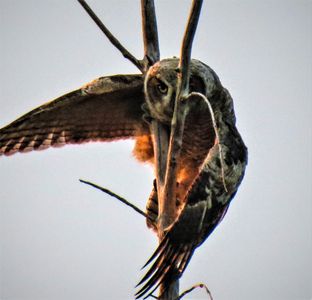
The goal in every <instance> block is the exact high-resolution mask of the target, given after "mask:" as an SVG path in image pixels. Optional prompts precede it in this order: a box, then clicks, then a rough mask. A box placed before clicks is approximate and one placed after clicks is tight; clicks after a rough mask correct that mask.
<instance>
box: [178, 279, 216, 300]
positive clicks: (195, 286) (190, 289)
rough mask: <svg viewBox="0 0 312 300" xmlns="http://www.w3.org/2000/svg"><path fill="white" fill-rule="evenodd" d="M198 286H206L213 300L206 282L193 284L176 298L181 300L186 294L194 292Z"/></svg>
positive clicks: (211, 299)
mask: <svg viewBox="0 0 312 300" xmlns="http://www.w3.org/2000/svg"><path fill="white" fill-rule="evenodd" d="M197 288H204V289H205V290H206V292H207V294H208V296H209V299H210V300H213V298H212V295H211V293H210V291H209V289H208V287H207V286H206V285H205V284H204V283H198V284H195V285H193V286H192V287H191V288H189V289H188V290H186V291H184V292H183V293H182V294H181V295H180V296H179V297H178V298H176V299H175V300H180V299H182V298H183V297H184V296H186V295H187V294H189V293H190V292H192V291H193V290H195V289H197Z"/></svg>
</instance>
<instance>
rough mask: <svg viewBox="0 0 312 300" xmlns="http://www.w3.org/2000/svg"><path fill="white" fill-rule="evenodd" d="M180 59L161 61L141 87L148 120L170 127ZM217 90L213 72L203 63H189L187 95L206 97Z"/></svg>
mask: <svg viewBox="0 0 312 300" xmlns="http://www.w3.org/2000/svg"><path fill="white" fill-rule="evenodd" d="M178 63H179V59H177V58H171V59H164V60H161V61H158V62H157V63H155V64H154V65H153V66H152V67H150V69H149V70H148V72H147V74H146V78H145V83H144V91H145V95H146V102H147V106H148V108H149V112H150V114H151V117H153V118H155V119H157V120H159V121H161V122H163V123H170V122H171V118H172V115H173V110H174V103H175V98H176V92H177V82H178V80H177V75H178V72H177V68H178ZM219 86H220V82H219V79H218V77H217V75H216V74H215V73H214V71H213V70H212V69H210V68H209V67H208V66H206V65H205V64H203V63H202V62H200V61H198V60H195V59H192V61H191V64H190V82H189V92H199V93H202V94H204V95H206V96H207V97H210V96H211V95H213V94H215V91H216V90H217V88H218V87H219Z"/></svg>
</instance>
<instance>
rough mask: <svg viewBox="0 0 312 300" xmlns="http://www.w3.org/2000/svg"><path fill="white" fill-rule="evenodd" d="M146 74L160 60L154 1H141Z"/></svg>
mask: <svg viewBox="0 0 312 300" xmlns="http://www.w3.org/2000/svg"><path fill="white" fill-rule="evenodd" d="M141 12H142V31H143V41H144V57H145V72H146V71H147V70H148V68H149V67H150V66H151V65H153V64H154V63H155V62H157V61H158V60H159V58H160V54H159V42H158V33H157V20H156V14H155V5H154V1H153V0H141Z"/></svg>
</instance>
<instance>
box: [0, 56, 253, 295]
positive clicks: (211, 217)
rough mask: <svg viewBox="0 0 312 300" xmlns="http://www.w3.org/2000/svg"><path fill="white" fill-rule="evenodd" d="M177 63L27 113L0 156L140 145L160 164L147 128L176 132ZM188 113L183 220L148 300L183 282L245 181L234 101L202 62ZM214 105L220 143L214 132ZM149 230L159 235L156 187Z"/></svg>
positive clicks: (4, 133) (166, 241)
mask: <svg viewBox="0 0 312 300" xmlns="http://www.w3.org/2000/svg"><path fill="white" fill-rule="evenodd" d="M177 66H178V59H165V60H162V61H160V62H157V63H156V64H155V65H153V66H152V67H151V68H150V69H149V71H148V72H147V74H146V76H145V78H144V76H142V75H116V76H108V77H102V78H99V79H97V80H95V81H93V82H91V83H90V84H88V85H85V86H84V87H82V88H81V89H78V90H76V91H74V92H71V93H69V94H66V95H64V96H62V97H60V98H58V99H56V100H54V101H51V102H49V103H47V104H44V105H42V106H40V107H38V108H36V109H35V110H33V111H31V112H29V113H27V114H26V115H24V116H22V117H21V118H19V119H17V120H16V121H14V122H13V123H11V124H9V125H7V126H6V127H4V128H2V129H0V155H1V154H4V155H10V154H14V153H16V152H27V151H31V150H40V149H46V148H48V147H50V146H53V147H55V146H63V145H65V144H71V143H84V142H88V141H111V140H118V139H125V138H134V139H136V144H135V147H134V156H135V157H136V158H137V159H138V160H140V161H144V162H150V163H154V150H153V144H152V133H151V131H150V128H149V125H148V122H149V120H151V119H157V120H158V121H160V122H162V123H163V124H164V125H165V126H167V128H168V131H169V130H170V122H171V118H172V114H173V108H174V99H175V98H176V87H177V71H176V68H177ZM190 71H191V76H190V84H189V85H190V93H191V92H195V94H193V95H192V96H191V97H189V99H188V101H189V102H190V105H189V112H188V115H187V117H186V123H185V129H184V134H183V139H182V148H181V156H180V159H179V161H178V174H177V201H176V205H177V210H178V211H179V213H178V217H177V219H176V221H175V222H174V223H173V224H172V225H171V226H170V227H169V228H167V230H166V234H165V237H164V238H163V240H162V241H161V243H160V244H159V246H158V248H157V250H156V251H155V253H154V254H153V255H152V257H151V259H150V260H149V261H148V263H150V262H152V261H154V262H153V264H152V266H151V267H150V269H149V271H148V272H147V274H146V275H145V276H144V278H143V279H142V280H141V282H140V283H139V284H140V285H142V286H141V288H140V290H139V291H138V292H137V294H136V296H137V297H141V296H145V295H148V294H149V293H151V292H152V291H153V290H155V288H157V287H158V286H159V285H160V284H161V283H162V282H164V280H167V282H168V281H171V280H174V279H176V278H178V277H180V276H181V274H182V273H183V271H184V270H185V268H186V266H187V264H188V262H189V261H190V259H191V257H192V255H193V252H194V250H195V248H196V247H198V246H199V245H200V244H201V243H202V242H203V241H204V240H205V239H206V238H207V237H208V236H209V234H210V233H211V232H212V231H213V230H214V228H215V227H216V226H217V225H218V223H219V222H220V221H221V220H222V218H223V217H224V215H225V213H226V211H227V209H228V206H229V204H230V201H231V199H232V198H233V196H234V195H235V193H236V191H237V188H238V186H239V184H240V182H241V180H242V178H243V175H244V170H245V166H246V163H247V149H246V147H245V145H244V143H243V141H242V139H241V137H240V135H239V133H238V131H237V129H236V126H235V115H234V109H233V101H232V98H231V96H230V95H229V93H228V92H227V90H226V89H224V88H223V87H222V85H221V83H220V81H219V79H218V77H217V75H216V74H215V72H214V71H213V70H212V69H211V68H209V67H208V66H206V65H205V64H203V63H201V62H200V61H198V60H192V62H191V64H190ZM196 93H200V94H201V95H203V96H204V97H206V98H207V99H208V101H209V103H210V104H211V107H212V110H213V113H214V118H215V122H216V125H217V128H218V137H219V139H218V138H217V135H216V132H215V130H214V128H213V122H212V115H211V113H210V111H209V107H208V105H207V102H205V100H204V98H203V97H202V96H200V95H199V94H196ZM147 214H148V215H149V217H150V219H151V220H153V222H152V221H150V220H147V224H148V226H149V227H150V228H152V229H154V230H157V217H158V200H157V188H156V184H154V187H153V190H152V193H151V196H150V197H149V200H148V202H147Z"/></svg>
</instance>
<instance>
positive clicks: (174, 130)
mask: <svg viewBox="0 0 312 300" xmlns="http://www.w3.org/2000/svg"><path fill="white" fill-rule="evenodd" d="M202 2H203V1H202V0H193V2H192V7H191V12H190V15H189V19H188V23H187V26H186V30H185V34H184V38H183V42H182V47H181V57H180V62H179V72H178V83H177V96H176V99H175V107H174V113H173V117H172V121H171V133H170V141H169V150H168V157H167V167H166V176H165V184H164V186H163V187H161V188H163V189H161V194H160V197H159V224H158V230H159V236H160V237H162V236H163V234H164V231H165V229H166V228H168V226H170V225H171V224H172V223H173V222H174V221H175V219H176V217H177V209H176V182H177V162H178V159H179V156H180V151H181V146H182V136H183V131H184V123H185V118H186V115H187V113H188V110H189V106H188V105H187V102H185V101H184V100H185V98H186V96H187V95H188V93H189V78H190V62H191V50H192V43H193V39H194V36H195V32H196V28H197V24H198V20H199V15H200V10H201V7H202ZM178 291H179V281H178V280H176V281H174V282H171V283H169V282H164V283H163V284H162V285H161V286H160V299H161V300H172V299H175V298H177V297H178V295H179V292H178Z"/></svg>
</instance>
